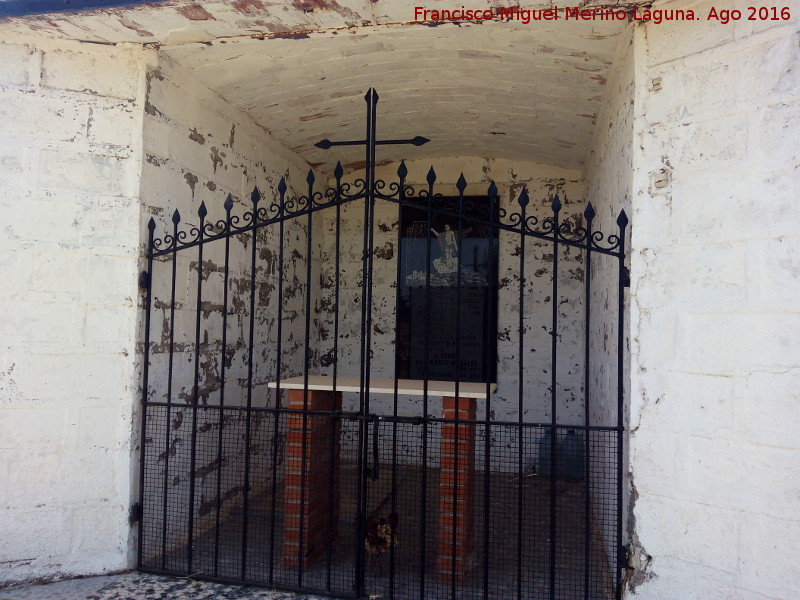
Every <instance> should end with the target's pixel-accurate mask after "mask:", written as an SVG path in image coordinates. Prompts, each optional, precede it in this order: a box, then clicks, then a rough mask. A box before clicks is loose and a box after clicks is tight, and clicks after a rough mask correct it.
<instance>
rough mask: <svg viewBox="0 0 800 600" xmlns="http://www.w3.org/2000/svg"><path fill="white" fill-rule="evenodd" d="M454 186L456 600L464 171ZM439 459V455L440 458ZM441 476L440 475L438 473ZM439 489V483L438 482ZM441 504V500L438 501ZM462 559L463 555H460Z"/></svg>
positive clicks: (453, 552)
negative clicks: (456, 200)
mask: <svg viewBox="0 0 800 600" xmlns="http://www.w3.org/2000/svg"><path fill="white" fill-rule="evenodd" d="M456 188H457V189H458V252H457V256H456V259H457V262H456V266H457V270H456V321H455V322H456V365H455V373H454V379H455V390H454V392H455V395H454V397H453V400H454V401H455V403H456V406H455V417H456V419H455V420H456V422H455V423H454V424H453V428H454V431H453V447H454V451H453V458H454V464H453V508H452V510H453V524H452V534H451V539H450V547H451V556H450V597H451V598H452V600H456V579H457V578H456V556H457V551H456V548H457V542H458V536H457V534H458V500H457V496H458V472H459V466H458V461H459V458H460V457H459V454H460V453H459V451H458V448H459V446H458V437H459V436H458V434H459V425H458V420H459V418H460V415H461V403H460V402H459V392H460V389H461V252H462V249H463V245H464V243H463V239H462V236H463V235H464V219H463V216H464V190H465V189H466V188H467V180H466V179H465V178H464V173H461V175H460V176H459V178H458V182H457V183H456ZM439 460H441V457H440V459H439ZM466 460H468V461H469V460H471V461H474V460H475V457H474V456H471V457H467V458H466ZM439 477H441V475H439ZM440 489H441V484H440ZM440 504H441V502H440ZM461 558H462V559H463V556H462V557H461Z"/></svg>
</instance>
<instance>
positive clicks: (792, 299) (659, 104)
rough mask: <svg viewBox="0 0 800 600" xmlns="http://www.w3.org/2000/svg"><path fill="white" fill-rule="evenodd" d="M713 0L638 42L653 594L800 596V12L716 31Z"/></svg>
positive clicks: (642, 407) (644, 435)
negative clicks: (799, 545)
mask: <svg viewBox="0 0 800 600" xmlns="http://www.w3.org/2000/svg"><path fill="white" fill-rule="evenodd" d="M682 4H683V3H679V2H661V3H658V5H659V7H661V8H664V9H667V8H678V7H680V6H681V5H682ZM712 5H713V3H712V2H706V1H703V2H695V3H693V4H692V5H691V6H692V7H693V8H694V9H695V11H697V12H698V13H699V14H700V15H701V16H702V17H703V19H701V20H698V21H694V22H674V23H662V24H661V25H658V26H656V25H647V26H646V28H644V29H643V30H642V31H639V30H637V32H636V36H635V41H634V44H635V52H636V79H637V84H636V91H635V105H636V109H635V117H634V118H635V121H634V136H635V137H634V139H635V144H634V165H635V169H634V177H633V196H632V205H633V223H634V227H633V232H632V234H633V235H632V242H631V244H632V248H631V263H632V274H633V283H632V288H631V296H632V304H631V387H632V397H631V460H630V462H631V465H630V468H631V472H632V485H633V488H632V491H633V498H635V499H636V501H635V505H634V507H633V515H634V517H635V530H636V532H637V533H638V541H639V543H640V545H641V547H642V548H643V550H641V551H639V552H637V553H636V556H635V557H634V558H635V559H636V560H637V562H639V563H642V562H643V563H647V561H648V559H649V558H650V557H651V558H652V560H651V561H650V563H649V568H648V570H647V572H649V573H652V574H654V575H655V577H652V578H650V580H648V581H646V583H642V579H647V575H646V574H645V575H644V576H643V577H642V578H641V579H639V580H638V581H637V582H638V583H641V585H640V586H639V587H638V588H637V597H642V598H652V599H655V598H667V597H670V598H672V597H680V598H686V599H695V598H697V599H700V598H702V599H703V600H716V599H723V598H737V599H742V600H745V599H747V600H750V599H753V600H755V599H758V600H766V599H778V598H792V597H795V596H796V595H797V590H798V589H799V588H800V566H798V562H797V560H796V559H795V558H794V553H793V552H792V551H791V550H789V549H790V548H793V547H794V546H796V540H797V539H798V536H800V520H798V498H800V483H798V481H799V480H798V478H797V475H796V472H797V469H796V466H797V464H798V459H800V444H798V440H799V439H800V437H798V436H797V422H798V419H797V417H798V407H800V395H798V389H800V388H798V382H799V381H800V379H799V377H800V371H798V356H800V347H799V346H798V344H799V343H800V337H799V336H798V335H797V331H798V329H800V312H798V304H797V298H798V295H800V278H799V277H798V272H800V270H799V269H800V263H798V257H800V237H798V232H797V223H798V222H800V213H798V207H800V204H798V201H797V198H798V190H800V172H798V168H797V166H798V164H799V162H798V161H800V138H798V136H797V122H798V119H799V118H800V100H799V98H800V96H798V90H800V71H798V68H797V64H798V61H799V60H800V26H799V25H798V23H799V22H800V21H799V19H800V14H797V13H796V11H795V10H794V9H795V7H794V6H792V7H791V9H792V11H791V12H792V13H793V14H792V18H791V19H790V20H789V21H769V20H767V21H758V20H755V21H751V20H748V19H747V17H748V15H749V11H748V10H747V6H750V5H752V6H756V7H759V6H770V5H769V3H766V2H750V3H744V2H735V3H732V6H731V7H734V6H735V7H736V8H738V9H740V10H741V11H742V15H743V18H742V19H741V20H739V21H736V22H731V23H729V24H728V25H722V24H714V25H713V26H709V22H707V21H706V20H705V15H706V14H707V13H708V12H709V10H710V7H711V6H712ZM677 40H681V42H680V43H676V41H677Z"/></svg>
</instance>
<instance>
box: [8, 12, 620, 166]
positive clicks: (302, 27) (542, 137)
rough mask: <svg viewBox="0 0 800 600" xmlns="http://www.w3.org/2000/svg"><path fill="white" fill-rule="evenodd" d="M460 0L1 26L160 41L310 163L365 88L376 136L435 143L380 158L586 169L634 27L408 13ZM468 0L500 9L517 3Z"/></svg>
mask: <svg viewBox="0 0 800 600" xmlns="http://www.w3.org/2000/svg"><path fill="white" fill-rule="evenodd" d="M461 4H462V3H461V2H457V3H456V2H442V1H434V0H429V1H427V2H418V1H411V0H285V1H272V2H270V1H268V0H234V1H222V0H206V1H203V0H201V1H199V2H183V1H181V2H165V3H159V4H153V5H146V6H139V7H134V8H125V9H122V8H118V9H102V10H95V11H90V12H85V13H72V14H60V15H55V16H53V15H47V16H39V17H24V18H14V19H8V20H6V22H5V23H2V24H0V32H2V30H3V29H4V28H8V29H12V28H13V29H17V30H19V29H23V30H26V29H27V30H33V31H35V32H36V34H39V35H48V36H55V37H66V38H73V39H80V40H85V41H92V42H134V43H141V44H149V45H154V46H157V47H159V48H160V50H161V52H163V53H164V54H166V55H167V56H168V57H170V58H171V59H172V60H174V61H175V62H177V63H179V64H181V65H183V66H184V67H186V68H187V69H189V70H190V71H191V72H192V73H193V74H194V75H195V77H197V79H199V80H200V81H202V82H203V83H204V84H205V85H207V86H208V87H210V88H212V89H213V90H215V91H217V92H218V93H219V94H220V95H221V96H223V97H224V98H225V99H227V100H228V101H229V102H230V103H231V104H233V105H235V106H236V107H238V108H240V109H241V110H243V111H245V112H246V113H248V114H249V115H250V117H251V118H252V119H253V120H254V121H256V122H257V123H258V124H260V125H261V126H263V127H264V128H265V129H267V130H269V131H270V132H271V133H272V134H273V135H274V136H275V137H276V138H278V139H279V140H280V141H282V142H283V143H284V144H286V145H287V146H288V147H290V148H292V149H293V150H295V151H296V152H298V153H299V154H300V155H301V156H303V157H304V158H305V159H306V160H308V161H309V162H310V163H312V164H315V163H328V162H329V160H330V155H329V154H326V153H325V152H324V151H322V150H319V149H317V148H315V147H314V146H313V144H314V143H315V142H317V141H318V140H320V139H322V138H326V137H328V138H331V139H352V138H361V137H363V135H364V109H365V103H364V101H363V96H364V93H365V92H366V90H367V89H368V88H369V87H375V88H376V89H377V91H378V93H379V94H380V97H381V101H380V102H379V106H378V108H379V128H378V134H379V136H380V137H391V138H401V137H413V136H415V135H423V136H425V137H428V138H430V139H431V140H432V141H431V143H429V144H427V145H426V146H424V147H422V148H415V149H414V150H413V154H412V153H411V152H410V150H409V148H407V147H406V148H397V147H395V148H390V147H384V148H381V149H380V158H382V159H397V158H400V157H405V156H411V155H413V156H414V157H425V156H463V155H469V156H484V157H504V158H516V159H526V160H534V161H537V162H545V163H550V164H556V165H562V166H569V167H580V166H581V165H582V164H583V161H584V159H585V156H586V152H587V148H589V146H590V137H591V134H592V131H593V125H594V121H595V117H596V114H597V112H598V111H599V110H600V107H601V105H602V102H603V97H604V93H605V81H606V77H607V74H608V71H609V68H610V66H611V63H612V60H613V57H614V55H615V51H616V50H617V46H618V44H619V40H620V38H621V37H622V36H621V35H620V34H621V33H622V31H623V29H624V27H625V26H626V25H627V23H626V22H625V21H608V20H594V21H574V20H571V21H569V22H567V21H565V20H563V16H564V15H563V9H562V12H561V14H560V16H561V20H559V21H555V22H553V21H545V22H541V21H539V22H531V23H528V24H525V23H523V22H521V21H517V20H509V21H505V22H503V21H498V20H495V21H491V22H483V23H477V22H471V23H467V22H464V23H458V24H455V23H446V24H440V25H437V26H431V25H430V24H427V25H426V24H422V23H420V22H416V21H415V19H414V17H415V15H414V6H415V5H422V6H425V7H426V8H429V9H435V8H438V9H443V8H450V9H452V8H457V7H460V6H461ZM464 4H468V5H469V6H467V8H470V9H487V8H491V9H494V10H495V11H496V10H497V8H498V7H499V6H501V5H503V6H508V5H509V4H512V3H507V2H502V3H501V2H496V1H494V0H477V1H471V2H464ZM574 4H576V3H572V4H571V5H574ZM583 4H585V3H583ZM620 4H626V3H625V2H620ZM548 6H549V3H544V4H542V3H539V4H533V5H532V4H523V6H522V8H532V9H537V8H538V9H541V8H546V7H548ZM337 155H338V156H341V157H342V158H343V162H345V161H356V160H358V159H359V158H360V156H361V154H360V153H359V152H358V151H357V150H355V149H348V150H345V151H342V152H337ZM326 166H327V164H326Z"/></svg>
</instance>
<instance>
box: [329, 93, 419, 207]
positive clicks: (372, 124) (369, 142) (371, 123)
mask: <svg viewBox="0 0 800 600" xmlns="http://www.w3.org/2000/svg"><path fill="white" fill-rule="evenodd" d="M364 100H366V101H367V137H366V139H363V140H349V141H346V142H332V141H330V140H329V139H324V140H320V141H319V142H317V143H316V144H314V145H315V146H316V147H317V148H322V149H323V150H328V149H329V148H332V147H333V146H364V147H365V150H366V161H365V166H364V170H365V171H366V173H365V177H364V180H365V181H366V182H367V185H368V189H367V193H368V194H369V199H370V201H372V200H373V192H374V189H373V188H374V185H375V146H386V145H390V144H391V145H394V144H412V145H414V146H422V145H423V144H427V143H428V142H430V140H429V139H428V138H424V137H422V136H421V135H418V136H417V137H415V138H411V139H406V140H377V139H375V129H376V124H377V115H378V109H377V107H378V92H376V91H375V88H369V90H368V91H367V94H366V95H365V96H364Z"/></svg>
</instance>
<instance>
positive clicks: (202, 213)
mask: <svg viewBox="0 0 800 600" xmlns="http://www.w3.org/2000/svg"><path fill="white" fill-rule="evenodd" d="M207 214H208V211H207V210H206V204H205V202H201V203H200V208H199V209H198V211H197V215H198V216H199V217H200V231H199V236H200V237H199V241H200V244H199V245H198V246H197V255H198V258H197V301H196V309H195V312H196V313H197V314H196V315H195V329H194V380H193V385H192V405H193V406H195V407H197V405H198V404H199V402H198V400H199V398H198V395H197V393H198V391H199V387H200V386H199V383H200V316H201V315H202V313H201V312H200V309H201V308H202V306H203V304H202V302H203V233H204V230H205V226H204V225H205V220H206V215H207ZM191 440H192V441H191V445H192V447H191V450H190V458H189V526H188V529H189V542H188V544H187V549H186V564H187V565H188V568H189V571H192V570H193V569H192V561H193V559H194V489H195V477H194V474H195V471H196V469H195V467H196V461H197V408H195V409H194V410H192V436H191Z"/></svg>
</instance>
